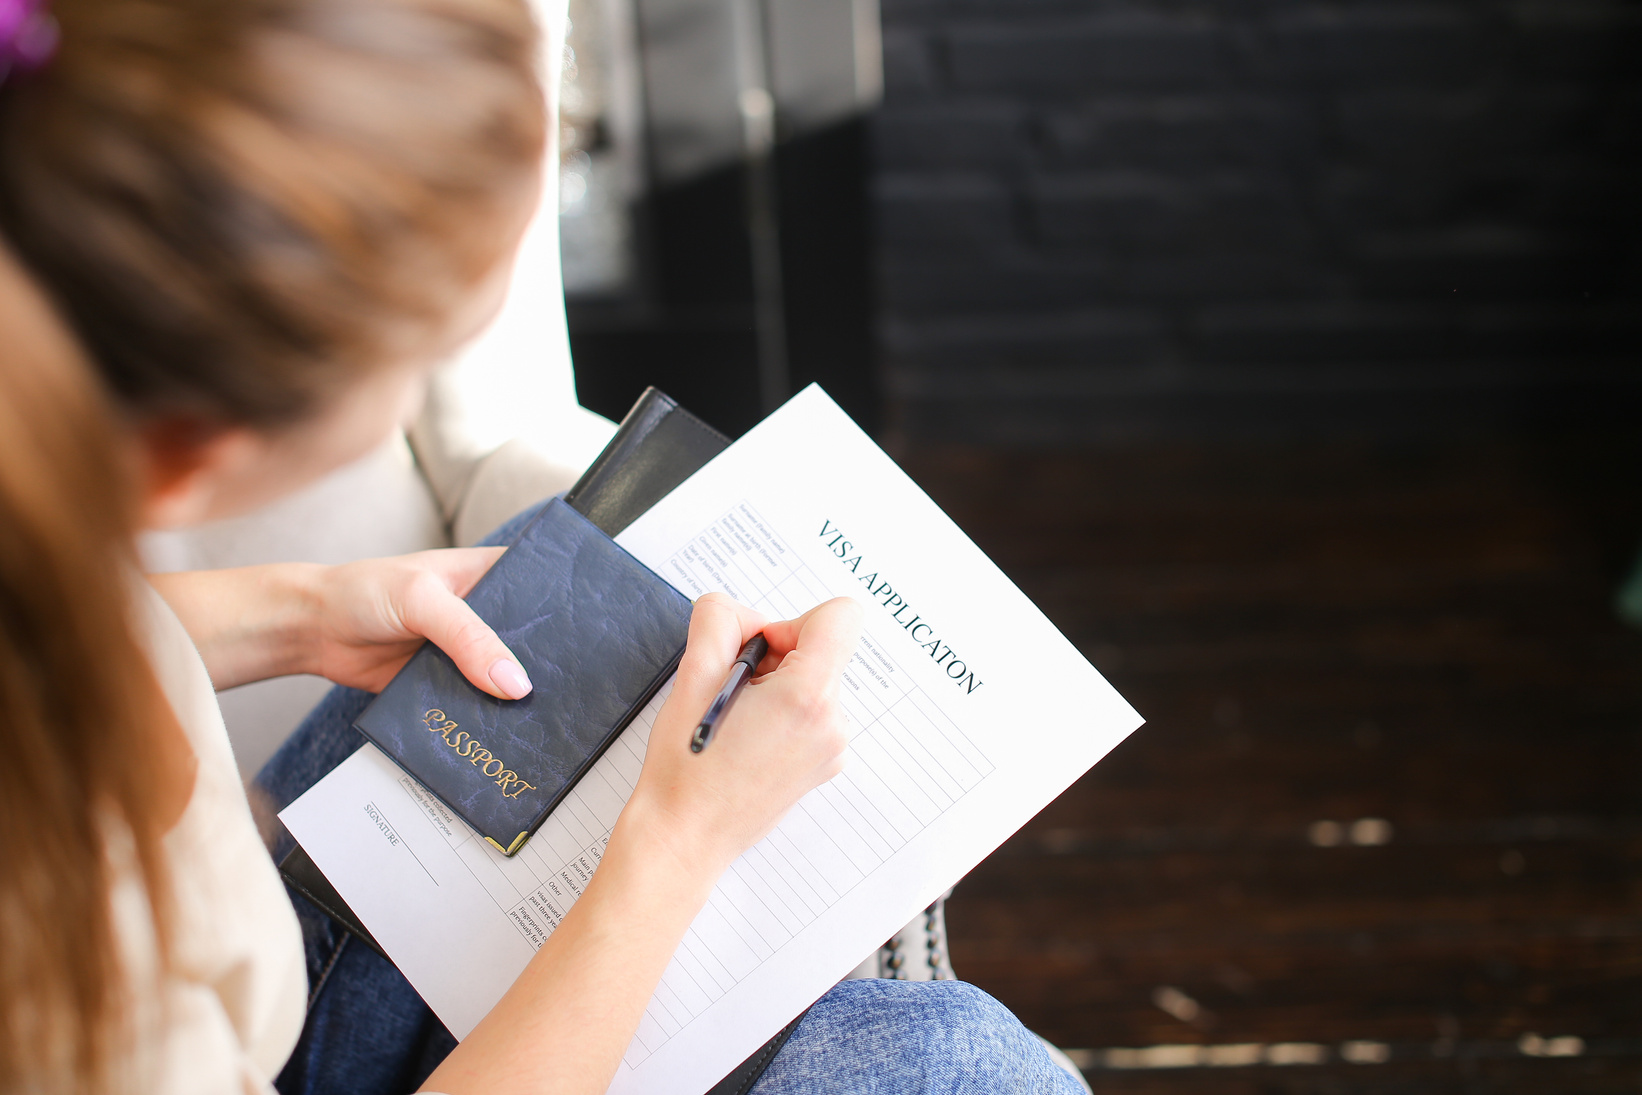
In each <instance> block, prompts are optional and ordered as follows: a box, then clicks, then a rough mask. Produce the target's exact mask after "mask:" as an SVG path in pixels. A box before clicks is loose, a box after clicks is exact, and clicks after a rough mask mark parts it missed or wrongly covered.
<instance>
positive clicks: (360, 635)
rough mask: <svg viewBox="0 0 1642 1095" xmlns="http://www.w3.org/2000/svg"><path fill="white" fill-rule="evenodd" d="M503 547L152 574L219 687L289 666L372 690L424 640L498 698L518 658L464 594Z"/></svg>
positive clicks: (526, 686)
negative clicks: (342, 561)
mask: <svg viewBox="0 0 1642 1095" xmlns="http://www.w3.org/2000/svg"><path fill="white" fill-rule="evenodd" d="M504 550H506V549H505V548H499V547H484V548H450V549H446V550H442V551H421V552H417V553H416V554H414V555H399V556H395V557H393V558H388V559H365V560H361V561H360V562H357V563H346V564H343V565H341V566H329V567H328V566H318V565H314V564H306V563H277V564H273V565H269V566H255V567H239V568H236V569H233V570H201V571H192V572H189V573H183V574H157V575H153V576H151V577H150V579H149V580H150V582H152V583H153V585H154V587H155V588H156V589H157V590H159V592H160V595H161V596H163V597H164V598H165V599H166V601H167V602H168V603H169V604H170V605H171V607H172V609H173V610H174V611H175V612H176V613H177V615H178V617H179V618H181V620H182V622H183V626H184V627H185V628H187V630H188V633H189V635H190V636H191V637H192V638H193V640H194V644H195V645H196V646H197V647H199V650H200V654H201V655H202V656H203V657H204V658H205V665H206V668H207V669H208V670H209V671H210V673H211V682H212V683H213V684H214V685H215V686H216V687H217V688H219V689H222V688H231V687H233V686H234V685H236V684H246V683H249V682H250V681H256V680H263V679H265V678H268V677H279V676H285V675H288V674H292V673H314V674H317V675H319V676H322V677H326V678H328V679H330V680H332V681H335V682H336V683H337V684H345V685H348V686H350V687H353V688H362V689H365V690H366V691H370V692H379V691H381V689H382V688H383V686H384V685H386V684H387V683H388V681H390V680H392V679H393V675H394V674H395V673H397V672H398V671H399V668H400V667H401V666H403V665H404V664H405V662H406V661H407V660H409V658H410V656H411V655H412V654H414V653H415V652H416V649H417V647H419V646H421V645H422V642H423V641H424V640H432V641H433V642H434V643H435V644H436V645H438V646H439V648H440V649H442V650H443V651H444V652H445V653H447V654H449V655H450V656H451V659H452V660H453V661H454V662H455V663H456V666H457V668H459V669H460V670H461V671H462V674H463V676H465V677H467V679H468V680H470V681H472V682H473V684H474V685H475V686H476V687H478V688H481V689H483V690H484V691H486V692H488V693H490V694H491V695H493V696H497V697H500V698H502V699H519V698H521V697H523V696H526V695H528V694H529V692H530V687H531V686H530V679H529V678H528V677H527V676H526V675H525V671H524V669H523V668H522V667H520V665H519V662H518V659H516V658H515V657H514V656H513V654H512V652H511V651H509V650H508V648H507V647H506V646H505V645H504V644H503V643H502V641H501V640H500V639H499V638H497V637H496V633H495V632H494V631H492V630H491V629H490V627H489V626H488V625H486V624H485V622H484V621H483V620H481V619H479V617H478V615H477V614H476V613H475V612H474V611H473V609H471V608H469V607H468V605H467V602H465V601H463V600H462V598H463V597H464V596H466V595H467V593H468V591H469V590H471V589H472V588H473V586H474V584H475V583H476V582H478V580H479V579H480V578H481V577H483V576H484V574H485V572H486V571H487V570H489V569H490V568H491V565H492V564H494V563H495V562H496V560H497V559H499V558H501V555H502V552H503V551H504Z"/></svg>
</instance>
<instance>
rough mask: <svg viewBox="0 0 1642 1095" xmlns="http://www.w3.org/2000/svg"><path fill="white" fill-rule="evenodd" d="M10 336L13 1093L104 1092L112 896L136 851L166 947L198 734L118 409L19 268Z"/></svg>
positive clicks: (5, 432)
mask: <svg viewBox="0 0 1642 1095" xmlns="http://www.w3.org/2000/svg"><path fill="white" fill-rule="evenodd" d="M0 331H4V332H5V338H4V339H3V340H0V711H4V712H5V749H4V757H3V759H0V1090H5V1091H16V1090H20V1089H21V1090H30V1091H50V1090H56V1087H55V1086H54V1085H62V1090H79V1091H86V1090H94V1089H97V1088H100V1087H102V1086H104V1083H103V1081H104V1080H105V1077H104V1075H103V1074H104V1072H105V1071H106V1068H105V1066H107V1065H108V1064H109V1063H110V1059H111V1057H112V1056H113V1055H114V1053H115V1051H116V1050H117V1049H118V1039H119V1037H120V1035H121V1033H122V1031H123V1029H124V1025H123V1024H122V1022H121V1013H122V1011H123V1009H124V1001H123V999H122V992H123V988H124V985H125V980H126V979H125V976H124V972H123V971H122V969H121V961H120V948H119V941H118V940H117V938H116V932H115V927H114V923H113V912H112V908H111V906H110V903H109V891H110V885H111V881H112V873H111V872H112V870H113V866H112V862H111V854H112V853H114V852H120V853H122V854H123V852H124V849H125V847H126V845H125V844H124V841H125V839H126V837H127V835H129V838H130V840H131V842H132V844H131V847H134V850H135V853H136V854H135V858H136V862H137V864H138V866H139V870H140V872H141V875H142V878H143V881H144V883H145V885H146V887H147V891H148V893H149V895H150V897H151V900H153V901H155V902H156V903H157V911H156V917H155V919H156V923H157V924H158V925H160V927H161V928H162V932H161V937H160V938H161V940H162V943H163V940H164V934H163V926H164V924H165V922H166V919H167V916H166V911H165V903H166V894H167V893H168V888H167V886H166V884H165V878H164V865H163V861H162V859H161V856H160V850H159V841H160V837H161V836H162V828H163V824H164V820H165V819H164V818H163V817H162V815H161V811H160V810H159V809H157V807H156V804H155V802H154V800H153V796H154V791H155V788H156V787H157V786H163V785H165V784H166V783H167V782H168V781H167V778H166V777H167V773H165V772H162V771H160V770H159V766H160V764H161V763H162V761H163V760H164V759H167V758H166V750H165V749H164V748H163V747H162V745H163V743H164V742H166V741H168V740H171V739H170V738H168V737H167V735H175V734H180V733H181V730H180V728H178V727H177V726H176V724H175V722H174V721H172V717H171V716H170V714H169V709H168V708H167V707H166V706H165V703H164V699H163V697H162V696H161V695H160V693H159V691H158V686H157V684H156V683H155V681H154V678H153V676H152V673H151V671H150V670H149V667H148V663H147V661H146V660H145V658H144V656H143V654H142V652H141V650H140V648H139V647H138V645H137V643H136V641H135V640H134V638H133V633H132V629H131V622H130V592H131V587H130V584H129V583H130V582H131V580H132V575H133V574H135V562H134V560H133V559H132V558H131V533H132V518H133V496H132V490H131V484H130V476H129V474H128V471H129V469H128V468H127V467H126V466H125V465H124V463H123V462H122V459H121V450H120V448H119V447H118V442H117V437H118V432H119V431H118V428H117V420H116V418H115V415H114V412H113V409H112V408H111V407H110V405H109V403H108V401H107V398H106V397H105V395H104V394H103V391H102V386H101V384H100V383H99V382H98V380H97V378H96V376H95V374H94V373H92V372H91V370H90V369H89V368H88V367H87V366H86V365H85V363H84V362H83V360H82V359H81V358H80V356H79V355H78V354H77V353H76V351H75V349H74V347H73V346H72V345H71V344H70V343H69V341H68V339H67V337H66V336H65V335H64V334H63V332H62V330H61V328H60V327H59V326H57V325H56V324H55V323H54V322H53V320H52V317H51V314H50V312H49V310H48V308H47V306H46V304H45V302H44V300H43V299H42V298H41V297H40V296H39V295H38V294H37V293H35V292H34V291H33V290H32V288H31V287H29V286H28V285H27V283H26V282H25V281H24V280H23V278H22V277H21V276H20V275H19V273H18V271H17V268H16V267H15V266H14V265H13V264H12V262H11V261H10V259H9V258H8V257H7V256H5V255H4V254H3V253H0ZM111 839H113V840H117V841H119V842H120V843H121V847H120V848H119V849H113V848H111V847H110V846H109V841H110V840H111Z"/></svg>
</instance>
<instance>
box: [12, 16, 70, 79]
mask: <svg viewBox="0 0 1642 1095" xmlns="http://www.w3.org/2000/svg"><path fill="white" fill-rule="evenodd" d="M47 3H48V0H0V82H3V81H4V80H5V78H6V77H7V76H9V75H11V74H12V73H13V72H33V71H34V70H35V69H37V68H39V67H40V66H41V65H44V64H45V63H46V62H47V61H49V60H51V56H52V54H54V53H56V52H57V20H56V19H53V18H52V16H51V12H50V11H48V10H46V5H47Z"/></svg>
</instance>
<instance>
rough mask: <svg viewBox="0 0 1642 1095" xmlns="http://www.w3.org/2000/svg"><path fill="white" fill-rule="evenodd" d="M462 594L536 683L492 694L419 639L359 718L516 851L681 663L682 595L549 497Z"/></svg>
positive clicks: (494, 838) (395, 754)
mask: <svg viewBox="0 0 1642 1095" xmlns="http://www.w3.org/2000/svg"><path fill="white" fill-rule="evenodd" d="M467 599H468V603H469V604H471V605H472V606H473V608H474V610H475V611H476V612H478V614H479V616H480V617H481V618H482V619H483V620H484V621H485V622H486V623H488V624H490V626H491V627H493V628H495V629H496V633H497V635H499V636H500V637H501V639H502V641H503V642H505V643H506V644H507V645H508V646H509V648H511V649H512V651H513V652H514V654H515V655H517V656H518V658H519V660H520V662H521V663H523V665H524V667H525V672H527V673H529V674H530V681H531V684H533V685H534V686H535V690H534V691H532V692H531V693H530V695H528V696H526V697H525V698H524V699H522V700H498V699H495V698H493V697H491V696H488V695H486V694H485V693H483V692H481V691H479V690H478V689H477V688H475V687H473V685H471V684H469V683H468V682H467V680H466V678H464V677H463V676H462V675H461V673H459V672H458V671H457V669H456V665H455V663H454V662H452V661H451V660H450V657H449V656H448V655H447V654H445V653H444V651H442V650H440V649H439V648H438V647H436V646H434V645H433V644H432V643H427V644H425V645H423V647H422V648H421V649H420V650H419V651H417V653H416V654H415V655H414V656H412V658H411V660H410V661H409V662H407V663H406V664H405V667H404V668H403V669H401V670H400V671H399V674H398V676H396V677H394V679H393V680H392V681H391V682H389V684H388V686H387V687H386V688H385V689H383V690H382V694H381V695H380V696H378V697H377V698H376V699H375V701H373V702H372V703H371V705H370V706H369V707H367V708H365V710H364V712H363V713H361V714H360V716H359V718H358V720H357V721H356V722H355V723H354V726H355V727H356V728H357V729H358V730H359V731H360V733H362V734H364V735H365V736H366V737H367V738H369V739H370V740H371V741H372V742H374V743H375V744H376V746H377V747H378V748H379V749H381V750H382V751H383V752H385V753H387V754H388V756H390V757H392V758H393V759H394V760H395V761H396V762H397V763H398V764H399V766H400V767H401V768H403V769H405V771H407V772H409V773H410V774H411V775H412V776H414V777H415V778H416V779H417V780H418V781H420V782H421V783H422V785H423V786H425V787H426V788H427V789H428V790H430V791H432V792H433V793H434V794H436V795H438V796H439V797H440V798H441V799H442V800H444V802H445V804H446V805H447V806H449V807H450V808H451V809H452V810H453V811H455V812H456V814H457V815H458V816H460V817H461V818H462V820H464V821H466V822H467V823H468V824H469V825H471V826H473V828H475V829H477V830H478V831H479V833H480V834H481V835H482V836H484V837H485V838H486V839H488V840H489V841H491V842H492V843H493V844H495V845H496V846H497V847H498V848H500V849H501V850H502V851H504V852H506V853H507V854H509V855H512V854H513V853H514V852H517V851H518V850H519V848H520V847H522V846H523V844H524V842H525V839H526V838H527V837H529V835H530V834H531V833H533V832H535V831H536V827H537V826H538V825H540V824H541V823H542V821H543V820H544V819H545V818H546V817H547V815H548V814H549V813H550V812H551V811H552V809H553V807H555V806H557V805H558V803H559V800H560V799H561V798H563V797H564V795H565V793H566V792H567V791H569V790H570V788H571V787H573V786H575V784H576V781H577V780H578V779H580V778H581V777H582V775H583V774H584V773H585V772H586V771H587V770H588V769H589V768H590V767H592V765H593V762H594V761H595V760H597V759H598V758H599V756H600V755H601V754H602V753H603V752H604V750H605V749H606V748H607V747H608V746H609V744H610V743H611V742H612V741H614V740H615V737H616V735H617V734H619V733H620V732H621V731H622V730H623V729H624V728H625V727H626V726H627V724H628V723H629V722H631V721H632V720H633V717H634V716H635V715H637V714H638V712H639V710H640V709H641V708H642V707H643V706H644V705H645V704H646V703H647V702H649V700H650V698H651V697H652V696H654V695H655V693H656V691H657V689H659V688H660V687H661V685H662V684H663V683H665V682H666V680H667V677H668V675H669V674H670V673H671V672H672V671H673V669H674V668H675V667H676V666H677V665H678V660H679V656H680V655H681V654H682V653H683V652H684V640H685V638H686V637H687V635H688V633H689V627H690V602H689V600H688V599H686V598H685V597H684V596H683V595H682V594H680V593H679V592H678V591H677V590H675V589H673V587H672V586H670V585H668V584H667V583H666V582H664V581H663V580H662V579H661V578H659V577H657V576H656V574H655V573H654V572H652V571H651V570H649V569H648V568H647V567H645V566H644V564H642V563H640V562H639V561H638V560H637V559H635V558H633V557H632V556H631V555H629V554H627V552H625V551H623V550H622V549H621V548H620V547H618V546H617V545H616V542H615V541H614V540H612V539H610V537H608V536H606V535H605V534H604V533H603V532H600V531H599V530H598V529H597V528H596V527H595V526H594V525H592V524H591V523H590V522H589V521H588V520H587V518H585V517H583V516H582V515H581V514H579V513H577V512H576V511H575V510H573V509H571V508H570V506H569V505H568V504H566V503H565V502H564V501H562V500H561V499H557V498H555V499H554V500H552V501H551V502H549V503H548V504H547V505H546V506H544V507H543V508H542V511H541V513H540V514H539V515H538V516H537V517H536V519H535V520H534V521H532V522H531V523H530V525H529V526H528V527H527V528H526V529H525V531H524V532H523V533H521V534H520V536H519V538H518V539H517V540H516V541H515V542H514V543H513V545H512V546H511V547H509V548H508V549H507V552H506V554H504V555H503V556H502V557H501V559H499V560H497V562H496V565H495V566H493V567H491V569H490V572H489V573H487V574H486V575H485V576H484V577H483V578H482V579H480V580H479V583H478V584H477V585H476V586H474V588H473V591H472V592H471V593H470V594H469V595H468V598H467Z"/></svg>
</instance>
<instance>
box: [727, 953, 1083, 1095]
mask: <svg viewBox="0 0 1642 1095" xmlns="http://www.w3.org/2000/svg"><path fill="white" fill-rule="evenodd" d="M766 1077H767V1079H768V1080H769V1081H770V1083H769V1085H768V1086H766V1084H765V1082H764V1081H760V1083H759V1085H758V1087H757V1088H755V1089H754V1090H755V1092H756V1095H787V1093H788V1092H789V1091H792V1092H797V1091H814V1092H828V1091H839V1092H844V1091H855V1090H872V1091H885V1092H895V1093H897V1095H903V1093H904V1095H917V1093H922V1092H935V1091H941V1092H953V1093H965V1092H975V1093H981V1092H985V1093H987V1095H1007V1093H1011V1092H1032V1093H1034V1095H1036V1093H1039V1092H1059V1091H1062V1090H1070V1089H1067V1088H1064V1086H1063V1081H1066V1080H1068V1079H1069V1078H1068V1077H1066V1076H1065V1074H1064V1073H1061V1072H1060V1070H1059V1069H1058V1068H1057V1067H1056V1066H1055V1065H1054V1063H1053V1062H1052V1061H1050V1059H1049V1057H1048V1054H1047V1053H1045V1052H1044V1050H1043V1047H1042V1045H1041V1044H1040V1043H1039V1042H1038V1040H1037V1038H1036V1037H1035V1036H1034V1035H1032V1034H1031V1032H1029V1031H1028V1030H1027V1029H1026V1028H1025V1027H1023V1026H1022V1025H1021V1023H1020V1020H1018V1019H1016V1018H1015V1016H1014V1015H1013V1014H1012V1013H1011V1012H1010V1011H1009V1009H1008V1008H1006V1007H1004V1006H1003V1005H1002V1004H1000V1003H998V1001H996V1000H994V999H993V998H992V997H991V996H988V995H987V994H986V993H984V992H982V991H981V990H980V989H978V988H976V987H975V986H973V985H970V984H968V983H966V982H962V981H922V982H912V981H879V980H861V981H845V982H842V983H841V984H839V985H837V986H836V987H834V988H833V989H832V990H831V991H830V992H828V993H827V995H825V996H823V997H822V998H821V999H820V1000H818V1001H817V1002H816V1004H815V1006H814V1007H813V1008H811V1009H810V1013H809V1014H808V1015H807V1016H805V1018H804V1022H803V1023H802V1024H800V1025H799V1028H798V1030H797V1032H795V1034H794V1036H793V1040H792V1042H790V1043H789V1044H788V1046H787V1047H785V1048H783V1050H782V1051H781V1053H780V1054H778V1055H777V1056H776V1059H775V1061H774V1062H773V1063H772V1065H771V1068H770V1071H769V1073H767V1074H766Z"/></svg>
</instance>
